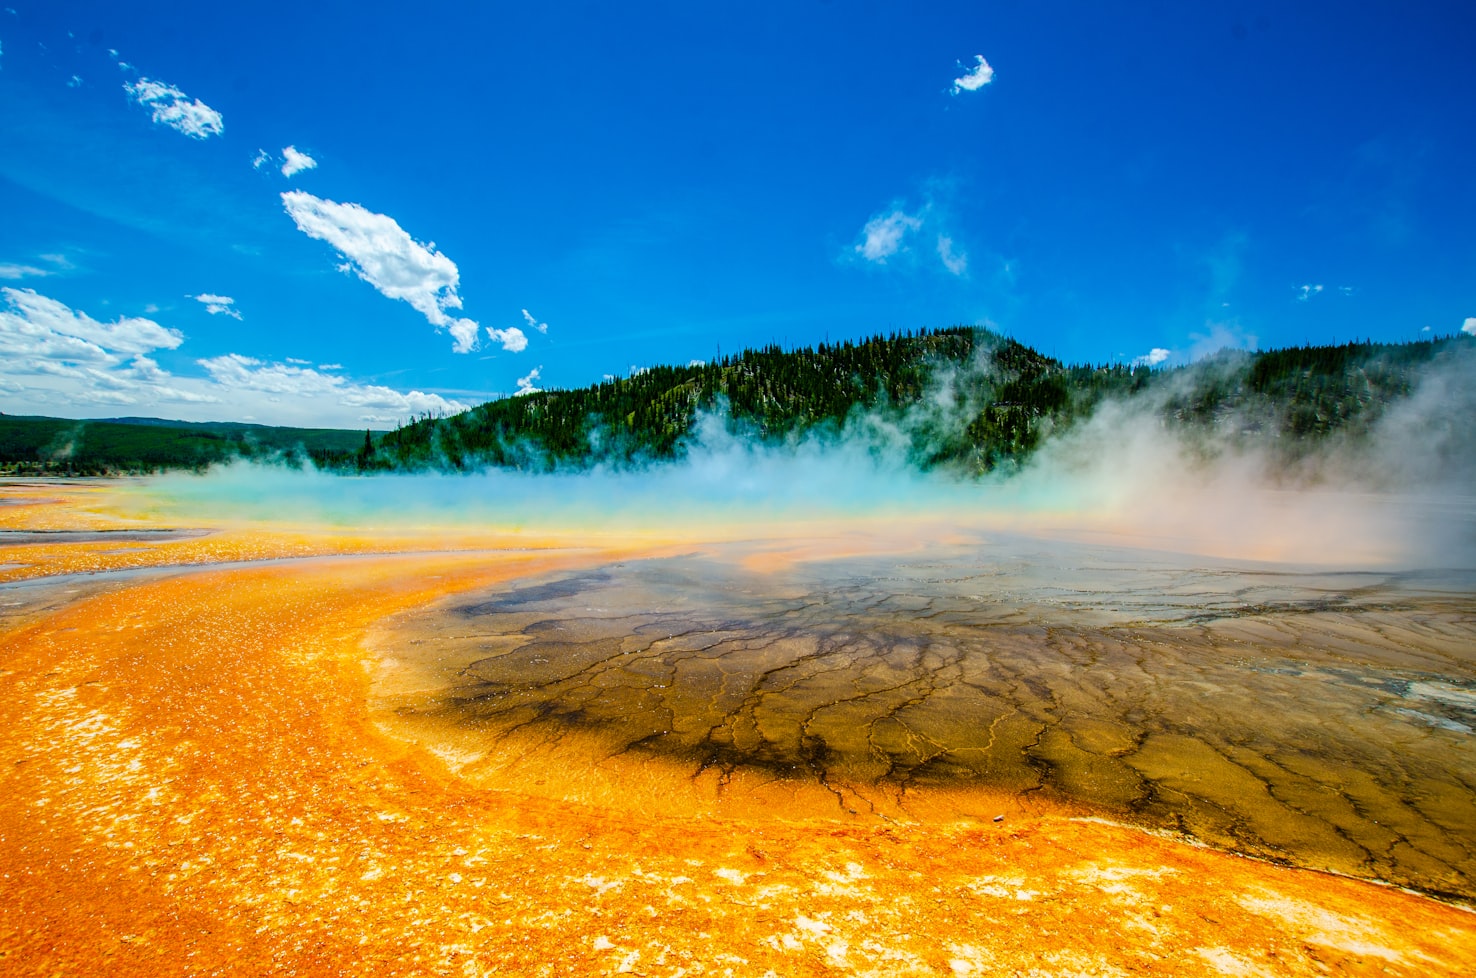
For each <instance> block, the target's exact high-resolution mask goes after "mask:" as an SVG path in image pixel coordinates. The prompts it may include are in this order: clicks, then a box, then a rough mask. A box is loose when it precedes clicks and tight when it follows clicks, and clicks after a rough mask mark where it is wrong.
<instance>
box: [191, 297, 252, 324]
mask: <svg viewBox="0 0 1476 978" xmlns="http://www.w3.org/2000/svg"><path fill="white" fill-rule="evenodd" d="M185 298H187V299H194V300H195V301H196V302H199V303H203V304H204V306H205V311H206V312H208V313H210V315H212V316H230V317H231V318H232V319H240V318H241V310H239V309H233V308H231V307H232V306H234V305H235V304H236V300H235V299H232V298H231V297H230V296H228V295H215V294H213V293H210V292H202V293H201V294H200V295H193V296H186V297H185Z"/></svg>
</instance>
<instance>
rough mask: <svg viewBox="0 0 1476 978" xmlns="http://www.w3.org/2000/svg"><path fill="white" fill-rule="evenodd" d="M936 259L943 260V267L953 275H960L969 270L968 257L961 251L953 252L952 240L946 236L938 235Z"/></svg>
mask: <svg viewBox="0 0 1476 978" xmlns="http://www.w3.org/2000/svg"><path fill="white" fill-rule="evenodd" d="M938 257H939V258H941V259H943V267H944V268H946V269H948V270H949V271H950V272H952V273H953V274H954V275H962V274H963V273H964V272H966V271H968V270H969V256H968V255H966V254H964V253H963V252H962V251H954V250H953V239H952V238H950V237H949V236H948V235H946V234H940V235H938Z"/></svg>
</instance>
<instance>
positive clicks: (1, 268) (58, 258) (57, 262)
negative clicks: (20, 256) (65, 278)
mask: <svg viewBox="0 0 1476 978" xmlns="http://www.w3.org/2000/svg"><path fill="white" fill-rule="evenodd" d="M36 257H37V258H39V259H40V260H41V261H43V262H45V264H46V265H47V266H49V267H46V268H43V267H41V266H39V265H22V264H20V263H18V262H0V278H3V279H11V280H14V279H21V278H46V277H47V276H49V275H56V274H58V273H59V272H68V271H71V270H72V268H73V267H74V266H73V265H72V263H71V262H70V261H68V260H67V256H66V255H37V256H36Z"/></svg>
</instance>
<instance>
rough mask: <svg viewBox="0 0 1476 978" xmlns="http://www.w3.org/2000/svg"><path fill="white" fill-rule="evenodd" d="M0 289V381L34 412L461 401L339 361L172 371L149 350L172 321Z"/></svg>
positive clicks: (228, 414) (400, 406)
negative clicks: (392, 383) (343, 367)
mask: <svg viewBox="0 0 1476 978" xmlns="http://www.w3.org/2000/svg"><path fill="white" fill-rule="evenodd" d="M0 297H3V299H4V300H5V303H6V304H7V306H8V308H7V309H3V310H0V390H4V391H6V392H7V394H8V397H9V398H10V400H11V401H12V402H13V403H19V404H23V405H24V406H25V410H27V411H30V412H34V413H37V414H56V415H61V416H68V417H75V416H77V414H78V413H79V412H83V413H85V411H84V406H86V405H94V406H97V407H98V408H101V407H107V408H119V407H127V408H128V409H130V411H131V412H132V413H135V414H144V415H147V414H156V415H159V416H162V417H170V418H180V419H183V420H197V421H208V420H221V419H229V420H240V419H242V418H248V417H250V418H255V419H257V420H260V421H263V422H264V423H268V424H287V425H301V426H311V427H324V426H337V427H358V426H360V425H363V424H365V423H368V424H392V423H394V422H396V421H401V420H404V419H407V418H409V417H410V416H412V415H416V414H427V413H431V414H454V413H457V412H459V411H464V410H466V408H467V407H468V405H466V404H463V403H462V402H460V401H457V400H453V399H448V398H444V397H441V396H440V395H438V394H433V393H426V392H423V391H415V390H412V391H409V392H408V393H406V392H401V391H397V390H393V389H392V388H389V387H382V386H379V385H376V384H359V383H355V382H353V381H351V380H349V379H348V378H345V377H342V376H335V375H329V374H326V373H323V371H325V370H329V369H335V370H336V369H340V365H339V364H324V365H322V366H321V367H319V368H318V369H317V370H312V369H310V368H308V367H306V366H294V365H292V364H290V363H268V362H264V361H261V360H257V359H254V358H252V357H247V356H242V355H240V354H235V353H230V354H226V355H224V356H219V357H211V358H206V359H200V360H196V361H195V363H196V364H197V365H198V366H199V367H201V368H204V373H205V376H192V377H184V376H179V375H176V374H171V373H170V372H169V371H168V370H166V369H165V368H164V367H163V366H162V365H161V364H160V363H159V362H158V361H157V360H156V359H154V358H153V357H152V356H150V355H149V354H150V353H152V352H154V351H156V350H174V349H177V348H178V347H179V346H180V344H181V343H183V342H184V335H183V334H182V333H180V332H178V331H177V330H172V329H167V328H165V327H163V326H160V325H159V324H158V323H155V322H153V321H151V320H148V319H139V318H129V317H122V318H120V319H118V320H117V321H116V322H112V323H100V322H97V321H96V320H94V319H92V318H91V317H89V316H88V315H86V314H85V313H83V312H80V311H76V310H73V309H71V308H69V307H68V306H66V305H65V304H64V303H61V302H58V301H57V300H55V299H51V298H49V297H47V296H43V295H38V294H37V293H36V292H34V291H32V290H29V289H11V288H5V289H0ZM196 298H197V299H201V300H204V299H206V298H217V299H219V298H224V297H223V296H213V297H207V296H204V295H202V296H197V297H196ZM296 362H297V363H301V364H306V363H307V361H303V360H299V361H296ZM530 383H531V381H530Z"/></svg>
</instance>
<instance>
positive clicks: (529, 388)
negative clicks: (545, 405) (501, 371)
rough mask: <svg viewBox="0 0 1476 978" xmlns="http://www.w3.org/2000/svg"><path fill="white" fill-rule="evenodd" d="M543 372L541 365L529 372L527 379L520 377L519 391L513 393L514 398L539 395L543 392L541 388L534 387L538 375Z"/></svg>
mask: <svg viewBox="0 0 1476 978" xmlns="http://www.w3.org/2000/svg"><path fill="white" fill-rule="evenodd" d="M542 372H543V367H542V366H541V365H540V366H537V367H534V368H533V369H532V370H530V371H528V376H526V377H519V378H518V389H517V390H515V391H513V397H522V396H523V395H524V394H537V393H539V392H540V391H541V390H542V388H540V387H534V386H533V383H534V381H536V380H537V379H538V375H539V374H540V373H542Z"/></svg>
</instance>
